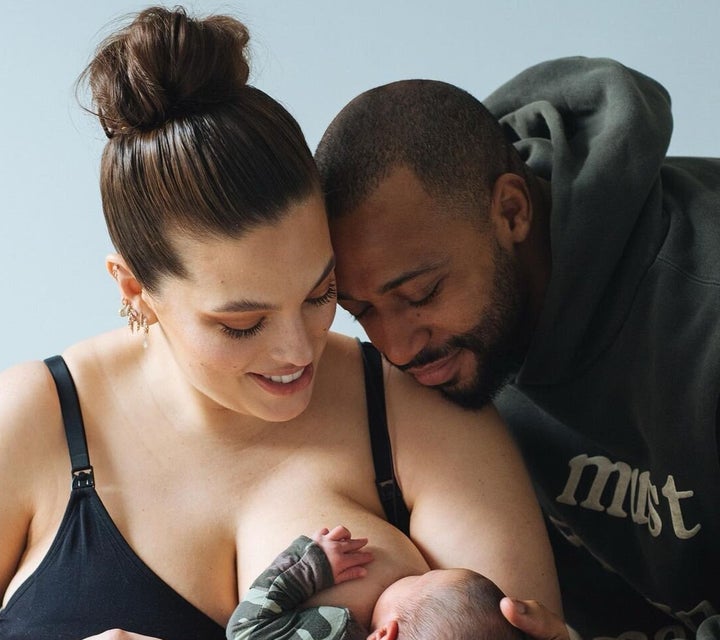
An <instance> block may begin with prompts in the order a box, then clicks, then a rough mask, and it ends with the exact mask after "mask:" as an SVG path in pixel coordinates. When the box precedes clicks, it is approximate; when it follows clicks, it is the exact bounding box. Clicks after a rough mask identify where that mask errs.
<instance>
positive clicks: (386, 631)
mask: <svg viewBox="0 0 720 640" xmlns="http://www.w3.org/2000/svg"><path fill="white" fill-rule="evenodd" d="M397 636H398V623H397V620H390V621H388V622H386V623H385V624H383V625H382V626H381V627H378V628H377V629H375V631H373V632H372V633H371V634H370V635H369V636H368V637H367V640H397Z"/></svg>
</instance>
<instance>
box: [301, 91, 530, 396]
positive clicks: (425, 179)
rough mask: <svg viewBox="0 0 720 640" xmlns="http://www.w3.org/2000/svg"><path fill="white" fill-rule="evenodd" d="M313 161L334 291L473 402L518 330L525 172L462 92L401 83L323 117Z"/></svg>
mask: <svg viewBox="0 0 720 640" xmlns="http://www.w3.org/2000/svg"><path fill="white" fill-rule="evenodd" d="M315 159H316V162H317V164H318V168H319V170H320V174H321V179H322V182H323V187H324V191H325V197H326V204H327V208H328V215H329V218H330V228H331V235H332V240H333V245H334V248H335V252H336V255H337V277H338V291H339V296H338V299H339V302H340V303H341V304H342V306H343V307H345V308H346V309H347V310H348V311H350V313H352V314H353V315H355V316H356V317H357V318H358V320H359V321H360V323H361V324H362V325H363V327H364V328H365V330H366V332H367V334H368V336H369V337H370V339H371V340H372V341H373V342H374V343H375V344H376V345H377V346H378V347H379V348H380V350H381V351H383V353H384V354H385V355H386V357H387V358H388V359H389V360H390V361H391V362H392V363H393V364H395V365H397V366H398V367H400V368H402V369H407V370H408V371H409V372H410V373H411V374H413V375H414V376H415V378H416V379H417V380H418V381H419V382H421V383H422V384H425V385H428V386H435V387H438V388H439V389H440V390H441V391H443V392H444V393H445V394H446V395H448V396H449V397H450V398H451V399H453V400H454V401H456V402H458V403H460V404H463V405H466V406H481V405H483V404H485V403H486V402H487V401H488V400H489V399H491V398H492V396H493V395H494V393H495V392H496V391H497V390H498V389H499V387H500V386H502V384H503V383H504V382H505V381H506V380H507V378H508V376H509V375H510V374H511V373H512V372H513V371H515V370H516V369H517V368H518V366H519V364H520V363H521V362H522V359H523V357H524V353H525V350H526V348H527V344H528V341H529V331H528V326H527V325H528V306H529V301H528V297H529V295H530V292H529V287H530V286H531V285H530V283H531V281H532V277H530V276H529V274H528V271H529V270H530V267H529V263H530V260H529V259H528V257H529V255H530V254H529V253H528V251H527V249H525V248H523V245H528V244H530V243H528V242H527V241H528V238H529V237H531V222H532V213H533V204H532V198H531V189H532V187H531V186H529V183H530V180H531V179H532V177H531V176H530V175H529V172H528V170H527V168H526V167H525V165H524V163H523V162H522V160H521V159H520V157H519V156H518V154H517V153H516V151H515V149H514V148H513V146H512V144H510V143H509V142H508V140H507V139H506V137H505V135H504V133H503V131H502V129H501V127H500V125H499V124H498V123H497V121H496V120H495V119H494V118H493V116H492V115H491V114H490V113H489V112H488V111H487V110H486V109H485V108H484V107H483V105H482V104H481V103H480V102H478V101H477V100H476V99H475V98H473V97H472V96H471V95H470V94H468V93H467V92H465V91H463V90H461V89H458V88H457V87H454V86H452V85H448V84H446V83H442V82H434V81H427V80H408V81H402V82H396V83H392V84H389V85H385V86H382V87H378V88H376V89H372V90H370V91H368V92H366V93H364V94H362V95H360V96H358V97H357V98H356V99H355V100H353V101H352V102H350V104H348V105H347V106H346V107H345V108H344V109H343V110H342V111H341V112H340V114H338V116H337V117H336V118H335V120H334V121H333V122H332V123H331V125H330V127H329V128H328V130H327V131H326V133H325V135H324V136H323V139H322V140H321V142H320V145H319V146H318V149H317V152H316V156H315Z"/></svg>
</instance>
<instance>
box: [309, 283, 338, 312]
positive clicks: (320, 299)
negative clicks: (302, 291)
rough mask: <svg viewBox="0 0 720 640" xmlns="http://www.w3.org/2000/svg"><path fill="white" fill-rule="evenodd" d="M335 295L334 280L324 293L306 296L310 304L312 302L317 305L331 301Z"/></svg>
mask: <svg viewBox="0 0 720 640" xmlns="http://www.w3.org/2000/svg"><path fill="white" fill-rule="evenodd" d="M336 297H337V289H336V288H335V282H331V283H330V285H329V286H328V289H327V291H326V292H325V293H323V294H322V295H321V296H320V297H318V298H308V302H309V303H310V304H314V305H316V306H318V307H319V306H322V305H324V304H327V303H328V302H332V301H333V300H335V298H336Z"/></svg>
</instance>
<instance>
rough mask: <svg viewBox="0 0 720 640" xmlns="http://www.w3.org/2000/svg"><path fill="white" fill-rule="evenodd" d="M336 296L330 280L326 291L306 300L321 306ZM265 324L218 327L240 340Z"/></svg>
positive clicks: (254, 333) (263, 320)
mask: <svg viewBox="0 0 720 640" xmlns="http://www.w3.org/2000/svg"><path fill="white" fill-rule="evenodd" d="M336 297H337V289H336V288H335V283H334V282H331V283H330V286H328V288H327V291H326V292H325V293H323V294H322V295H321V296H319V297H317V298H308V302H309V303H310V304H313V305H316V306H318V307H319V306H322V305H324V304H327V303H328V302H332V301H333V300H335V298H336ZM264 326H265V319H262V320H260V322H258V323H257V324H256V325H254V326H252V327H250V328H249V329H234V328H233V327H228V326H227V325H224V324H223V325H221V326H220V329H221V331H222V332H223V333H224V334H225V335H228V336H230V337H231V338H235V339H237V340H240V339H242V338H250V337H252V336H254V335H257V334H258V333H260V331H262V329H263V327H264Z"/></svg>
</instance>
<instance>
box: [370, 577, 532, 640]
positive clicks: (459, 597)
mask: <svg viewBox="0 0 720 640" xmlns="http://www.w3.org/2000/svg"><path fill="white" fill-rule="evenodd" d="M503 597H504V594H503V592H502V591H500V589H499V588H498V587H497V586H496V585H495V583H493V582H492V581H491V580H489V579H488V578H486V577H485V576H482V575H480V574H479V573H476V572H475V571H471V570H469V569H439V570H435V571H429V572H428V573H425V574H423V575H420V576H408V577H406V578H401V579H400V580H398V581H397V582H394V583H393V584H391V585H390V586H389V587H388V588H387V589H385V591H384V592H383V593H382V594H381V595H380V597H379V598H378V601H377V603H376V604H375V609H374V611H373V615H372V623H371V628H372V629H373V632H372V633H371V634H370V636H369V637H368V640H380V639H381V638H382V640H396V638H397V640H435V639H437V638H454V639H456V640H483V639H488V640H490V639H493V640H522V639H524V638H526V636H525V634H524V633H522V632H521V631H520V630H519V629H516V628H515V627H513V626H512V625H511V624H510V623H509V622H508V621H507V620H506V619H505V618H504V617H503V615H502V613H501V612H500V600H501V599H502V598H503Z"/></svg>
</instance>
